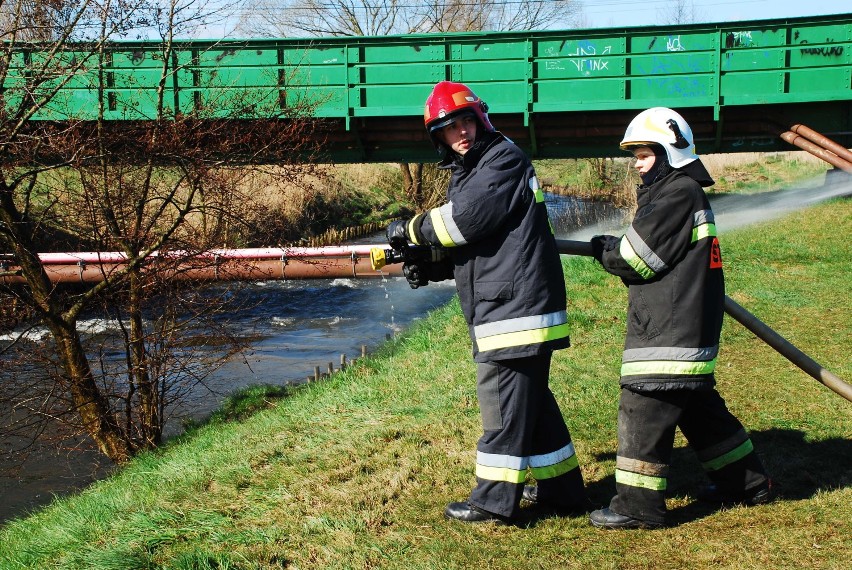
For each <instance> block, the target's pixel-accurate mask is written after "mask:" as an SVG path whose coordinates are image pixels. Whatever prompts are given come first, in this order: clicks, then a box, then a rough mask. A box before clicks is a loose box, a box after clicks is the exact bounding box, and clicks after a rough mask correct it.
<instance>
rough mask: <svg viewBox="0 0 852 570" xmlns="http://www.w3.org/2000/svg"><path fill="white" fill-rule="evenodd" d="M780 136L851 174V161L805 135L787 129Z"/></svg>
mask: <svg viewBox="0 0 852 570" xmlns="http://www.w3.org/2000/svg"><path fill="white" fill-rule="evenodd" d="M781 138H782V139H784V140H785V141H787V142H788V143H790V144H791V145H793V146H797V147H799V148H800V149H802V150H806V151H808V152H809V153H811V154H812V155H814V156H816V157H818V158H821V159H822V160H824V161H826V162H827V163H829V164H831V165H832V166H835V167H837V168H839V169H841V170H843V171H844V172H848V173H849V174H852V162H849V161H848V160H844V159H842V158H840V157H839V156H837V155H836V154H834V153H833V152H831V151H830V150H828V149H826V148H823V147H821V146H819V145H818V144H816V143H814V142H812V141H810V140H808V139H806V138H805V137H803V136H801V135H797V134H796V133H794V132H792V131H787V132H785V133H782V134H781Z"/></svg>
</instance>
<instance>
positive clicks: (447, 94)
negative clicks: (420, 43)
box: [423, 81, 494, 146]
mask: <svg viewBox="0 0 852 570" xmlns="http://www.w3.org/2000/svg"><path fill="white" fill-rule="evenodd" d="M465 111H469V112H473V114H474V115H475V116H476V118H477V119H478V120H479V124H480V125H482V126H483V127H484V128H485V130H486V131H489V132H492V131H494V126H493V125H492V124H491V121H489V120H488V105H486V104H485V101H483V100H482V99H480V98H479V97H477V96H476V94H475V93H474V92H473V91H471V90H470V88H469V87H468V86H467V85H465V84H464V83H453V82H452V81H441V82H439V83H437V84H435V87H434V88H433V89H432V93H431V94H430V95H429V97H428V98H427V99H426V109H425V111H424V113H423V122H424V124H425V125H426V130H427V131H429V136H431V137H432V141H433V142H435V143H436V146H439V145H438V143H437V141H435V137H434V134H433V133H434V132H435V131H436V130H438V129H440V128H442V127H446V126H447V125H449V124H450V123H452V122H453V121H455V120H456V119H457V118H458V116H459V115H461V114H463V113H464V112H465Z"/></svg>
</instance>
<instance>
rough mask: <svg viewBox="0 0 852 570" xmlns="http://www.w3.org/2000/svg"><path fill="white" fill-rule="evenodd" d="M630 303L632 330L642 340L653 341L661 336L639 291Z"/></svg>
mask: <svg viewBox="0 0 852 570" xmlns="http://www.w3.org/2000/svg"><path fill="white" fill-rule="evenodd" d="M631 301H632V302H631V303H630V317H629V318H630V328H631V329H632V330H633V332H634V333H635V334H636V336H637V337H639V338H640V339H642V340H651V339H652V338H654V337H657V336H659V335H660V330H659V329H658V328H657V325H656V324H655V323H654V317H653V314H652V313H651V310H650V309H649V308H648V303H647V302H645V297H644V296H643V295H642V292H641V291H639V292H637V293H636V295H635V296H633V298H632V299H631Z"/></svg>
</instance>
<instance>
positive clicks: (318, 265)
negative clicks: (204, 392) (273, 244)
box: [0, 245, 402, 285]
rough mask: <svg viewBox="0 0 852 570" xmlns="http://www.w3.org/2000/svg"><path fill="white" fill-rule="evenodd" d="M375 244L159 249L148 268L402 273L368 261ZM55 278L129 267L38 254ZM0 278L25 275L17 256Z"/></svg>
mask: <svg viewBox="0 0 852 570" xmlns="http://www.w3.org/2000/svg"><path fill="white" fill-rule="evenodd" d="M371 247H374V246H369V245H368V246H330V247H326V248H281V249H278V248H272V249H242V250H240V249H227V250H224V249H223V250H211V251H206V252H201V253H198V254H193V255H190V254H188V253H186V252H168V253H163V254H159V253H158V252H155V253H154V254H152V255H151V256H150V258H149V260H148V264H147V265H146V267H145V271H149V272H157V274H158V275H161V276H162V277H163V278H167V279H173V280H182V281H240V280H248V281H255V280H271V279H335V278H347V277H354V278H359V279H360V278H376V277H389V276H397V275H402V268H401V267H400V266H386V267H384V268H382V270H381V271H375V270H373V268H372V267H371V266H370V248H371ZM39 258H40V259H41V260H42V266H43V268H44V271H45V273H46V274H47V277H48V278H49V279H50V281H51V282H52V283H98V282H100V281H103V280H105V279H107V278H109V277H110V276H111V275H118V274H119V273H120V272H122V271H124V270H125V268H126V266H127V263H126V262H127V256H126V255H125V254H123V253H121V252H77V253H44V254H39ZM0 283H3V284H10V285H11V284H20V283H24V278H23V277H22V276H21V274H20V268H19V267H17V266H15V263H14V260H9V259H5V260H3V261H2V266H1V267H0Z"/></svg>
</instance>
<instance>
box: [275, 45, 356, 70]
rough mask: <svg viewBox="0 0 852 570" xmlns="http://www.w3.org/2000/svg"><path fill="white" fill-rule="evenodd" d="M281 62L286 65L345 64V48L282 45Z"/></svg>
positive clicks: (280, 50)
mask: <svg viewBox="0 0 852 570" xmlns="http://www.w3.org/2000/svg"><path fill="white" fill-rule="evenodd" d="M278 53H279V55H280V62H281V63H282V64H284V65H310V66H314V65H318V66H326V65H335V64H336V65H344V64H345V63H346V55H345V48H343V47H341V46H329V47H323V46H312V47H289V48H288V47H283V46H282V47H280V48H278Z"/></svg>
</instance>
